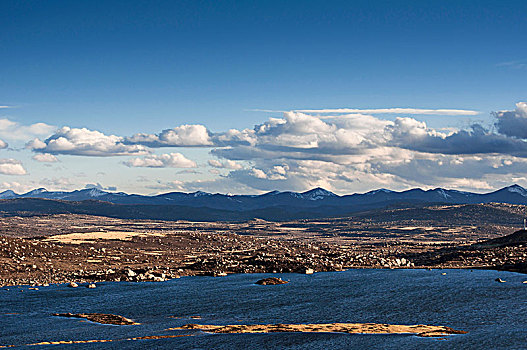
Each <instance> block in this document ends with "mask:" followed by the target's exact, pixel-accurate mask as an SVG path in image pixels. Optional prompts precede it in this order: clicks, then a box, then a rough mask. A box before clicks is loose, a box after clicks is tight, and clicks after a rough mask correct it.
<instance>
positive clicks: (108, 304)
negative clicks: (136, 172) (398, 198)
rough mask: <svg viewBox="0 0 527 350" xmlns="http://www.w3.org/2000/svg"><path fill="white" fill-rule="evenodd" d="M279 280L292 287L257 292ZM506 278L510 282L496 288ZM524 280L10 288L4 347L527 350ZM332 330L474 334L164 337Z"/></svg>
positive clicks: (249, 277) (469, 277) (2, 297)
mask: <svg viewBox="0 0 527 350" xmlns="http://www.w3.org/2000/svg"><path fill="white" fill-rule="evenodd" d="M442 273H446V275H442ZM270 276H276V277H281V278H282V279H285V280H289V281H290V283H289V284H284V285H276V286H259V285H255V284H254V282H256V281H257V280H258V279H261V278H264V277H270ZM497 277H500V278H501V279H503V280H505V281H507V282H506V283H498V282H495V281H494V280H495V279H496V278H497ZM524 280H527V276H526V275H522V274H517V273H511V272H497V271H487V270H473V271H471V270H432V271H427V270H417V269H416V270H379V269H365V270H348V271H343V272H328V273H316V274H314V275H300V274H245V275H229V276H227V277H183V278H180V279H175V280H171V281H168V282H161V283H149V282H145V283H128V282H119V283H115V282H108V283H99V284H97V288H96V289H88V288H84V286H81V287H79V288H68V287H66V285H52V286H50V287H39V290H38V291H34V290H29V289H28V287H27V286H22V287H9V288H3V290H2V289H0V345H23V344H30V343H37V342H42V341H57V340H87V339H124V338H129V337H141V336H149V335H176V334H193V335H194V336H191V337H181V338H170V339H158V340H138V341H119V342H112V343H93V344H75V345H52V346H38V347H34V346H32V347H27V348H31V349H36V348H37V349H38V348H53V349H63V348H64V349H67V348H81V349H111V348H116V349H117V348H127V349H145V348H156V349H426V348H434V349H453V348H456V349H484V348H485V349H497V348H499V349H526V348H527V317H526V315H527V284H522V282H523V281H524ZM6 289H9V290H6ZM63 312H72V313H88V312H98V313H111V314H118V315H122V316H125V317H128V318H132V319H133V320H135V321H136V322H140V323H141V325H137V326H113V325H101V324H96V323H92V322H87V321H85V320H82V319H74V318H61V317H54V316H51V314H52V313H63ZM191 316H200V317H201V319H195V318H191ZM333 322H350V323H363V322H374V323H391V324H429V325H444V326H449V327H452V328H454V329H458V330H463V331H467V332H469V333H468V334H463V335H452V336H448V337H446V339H444V340H440V339H435V338H421V337H417V336H414V335H395V334H388V335H378V334H374V335H365V334H337V333H315V334H307V333H269V334H208V333H203V332H200V331H189V330H187V331H165V329H166V328H169V327H177V326H181V325H184V324H187V323H202V324H220V325H221V324H264V323H333ZM22 348H23V347H22Z"/></svg>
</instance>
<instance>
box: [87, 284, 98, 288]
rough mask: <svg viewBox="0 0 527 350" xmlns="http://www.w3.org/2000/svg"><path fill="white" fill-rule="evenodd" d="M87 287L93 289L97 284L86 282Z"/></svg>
mask: <svg viewBox="0 0 527 350" xmlns="http://www.w3.org/2000/svg"><path fill="white" fill-rule="evenodd" d="M87 288H90V289H94V288H97V286H96V285H95V283H90V284H88V286H87Z"/></svg>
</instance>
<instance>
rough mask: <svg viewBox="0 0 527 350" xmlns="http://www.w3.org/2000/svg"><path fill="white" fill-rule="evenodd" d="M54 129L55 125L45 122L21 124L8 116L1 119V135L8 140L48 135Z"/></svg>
mask: <svg viewBox="0 0 527 350" xmlns="http://www.w3.org/2000/svg"><path fill="white" fill-rule="evenodd" d="M53 130H55V127H54V126H53V125H48V124H45V123H35V124H31V125H21V124H20V123H18V122H15V121H12V120H9V119H7V118H2V119H0V137H2V138H5V139H8V140H27V139H29V138H31V137H34V136H38V135H43V136H47V135H49V134H51V133H52V132H53Z"/></svg>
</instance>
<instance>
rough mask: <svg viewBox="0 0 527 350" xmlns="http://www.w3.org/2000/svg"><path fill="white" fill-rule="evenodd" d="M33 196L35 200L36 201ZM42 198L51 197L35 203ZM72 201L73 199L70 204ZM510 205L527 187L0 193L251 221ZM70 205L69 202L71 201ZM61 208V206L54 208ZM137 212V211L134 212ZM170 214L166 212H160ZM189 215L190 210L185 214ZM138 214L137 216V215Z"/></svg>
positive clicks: (6, 200) (18, 199)
mask: <svg viewBox="0 0 527 350" xmlns="http://www.w3.org/2000/svg"><path fill="white" fill-rule="evenodd" d="M29 199H32V200H31V201H30V200H29ZM37 199H41V200H45V201H35V200H37ZM69 202H71V203H69ZM490 202H496V203H510V204H523V205H527V190H526V189H525V188H523V187H521V186H519V185H512V186H508V187H504V188H502V189H499V190H497V191H493V192H489V193H484V194H480V193H472V192H463V191H457V190H447V189H443V188H435V189H431V190H422V189H419V188H414V189H410V190H407V191H401V192H397V191H391V190H387V189H378V190H374V191H370V192H366V193H356V194H351V195H343V196H339V195H336V194H335V193H333V192H330V191H328V190H325V189H323V188H314V189H312V190H309V191H305V192H279V191H272V192H268V193H264V194H261V195H225V194H219V193H215V194H212V193H207V192H202V191H197V192H192V193H184V192H169V193H164V194H160V195H155V196H144V195H138V194H127V193H124V192H108V191H104V190H101V189H98V188H88V189H83V190H76V191H71V192H66V191H47V190H46V189H44V188H38V189H35V190H32V191H29V192H27V193H23V194H17V193H15V192H13V191H11V190H7V191H4V192H2V193H0V210H2V211H4V212H12V211H28V212H54V210H55V211H57V210H59V209H58V208H61V209H60V210H59V211H61V212H79V211H80V212H83V213H97V215H105V214H104V213H105V211H110V212H113V213H114V215H117V216H118V217H121V216H122V215H124V214H119V213H120V212H121V211H124V210H125V209H126V210H128V211H129V213H128V214H126V215H127V217H129V218H134V217H137V218H139V217H141V218H156V217H157V218H163V219H173V220H177V219H184V218H193V219H199V220H245V219H248V218H249V219H250V218H265V219H271V220H287V219H296V218H318V217H332V216H333V217H334V216H343V215H347V214H350V213H354V212H359V211H366V210H373V209H380V208H385V207H388V206H394V205H398V206H401V205H405V206H414V205H426V204H441V203H444V204H478V203H490ZM68 203H69V204H68ZM125 207H126V208H125ZM53 208H55V209H53ZM134 213H135V214H134ZM156 213H164V214H156ZM183 213H186V214H185V215H183ZM134 215H135V216H134Z"/></svg>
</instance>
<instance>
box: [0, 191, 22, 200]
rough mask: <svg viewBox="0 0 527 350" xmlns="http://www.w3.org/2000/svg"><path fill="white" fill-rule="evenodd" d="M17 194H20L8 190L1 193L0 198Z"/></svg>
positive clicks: (12, 196)
mask: <svg viewBox="0 0 527 350" xmlns="http://www.w3.org/2000/svg"><path fill="white" fill-rule="evenodd" d="M16 196H18V194H16V193H15V192H14V191H12V190H6V191H4V192H2V193H0V199H8V198H14V197H16Z"/></svg>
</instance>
